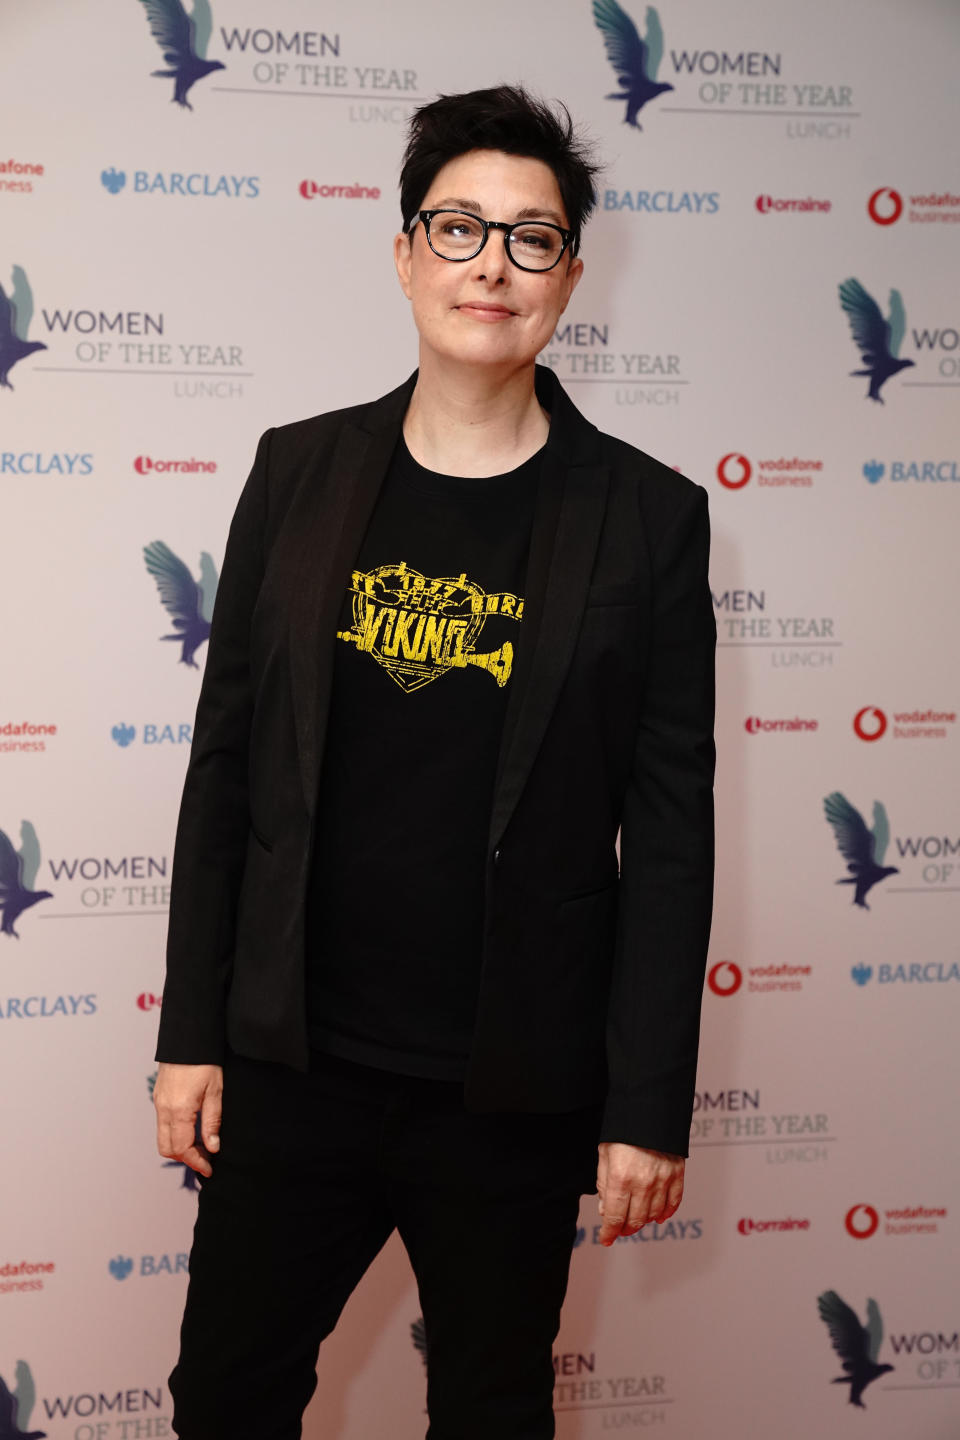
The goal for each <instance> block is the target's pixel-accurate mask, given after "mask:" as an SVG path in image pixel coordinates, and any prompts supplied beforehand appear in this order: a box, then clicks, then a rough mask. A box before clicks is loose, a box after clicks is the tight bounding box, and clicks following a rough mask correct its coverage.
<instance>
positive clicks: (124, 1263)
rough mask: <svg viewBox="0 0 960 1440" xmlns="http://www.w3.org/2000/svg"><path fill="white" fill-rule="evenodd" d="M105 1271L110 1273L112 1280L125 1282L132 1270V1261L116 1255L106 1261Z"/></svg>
mask: <svg viewBox="0 0 960 1440" xmlns="http://www.w3.org/2000/svg"><path fill="white" fill-rule="evenodd" d="M107 1269H108V1270H109V1271H110V1274H111V1275H112V1276H113V1278H114V1280H126V1278H127V1276H128V1275H129V1274H130V1271H131V1270H132V1269H133V1261H132V1260H131V1258H130V1256H129V1255H117V1256H115V1257H114V1258H113V1259H112V1260H108V1261H107Z"/></svg>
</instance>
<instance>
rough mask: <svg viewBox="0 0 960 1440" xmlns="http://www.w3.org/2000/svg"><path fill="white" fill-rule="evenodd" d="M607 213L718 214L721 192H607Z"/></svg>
mask: <svg viewBox="0 0 960 1440" xmlns="http://www.w3.org/2000/svg"><path fill="white" fill-rule="evenodd" d="M603 208H604V210H633V211H635V212H636V213H638V214H639V213H641V212H642V213H643V214H645V215H680V214H687V215H715V214H716V213H717V211H718V210H719V209H720V192H719V190H703V191H700V190H604V192H603Z"/></svg>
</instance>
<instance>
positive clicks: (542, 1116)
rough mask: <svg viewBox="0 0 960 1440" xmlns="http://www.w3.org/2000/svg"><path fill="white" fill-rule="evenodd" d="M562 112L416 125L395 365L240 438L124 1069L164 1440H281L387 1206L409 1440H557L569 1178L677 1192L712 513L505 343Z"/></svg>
mask: <svg viewBox="0 0 960 1440" xmlns="http://www.w3.org/2000/svg"><path fill="white" fill-rule="evenodd" d="M564 115H565V120H561V119H560V118H558V116H557V115H556V114H555V113H554V112H553V111H552V110H551V109H550V108H549V107H547V106H546V105H544V104H542V103H541V102H539V101H536V100H534V99H532V98H531V97H530V96H529V95H527V94H526V93H525V92H524V91H523V90H520V89H517V88H512V87H506V86H504V87H500V88H498V89H496V90H487V91H477V92H473V93H470V94H466V95H459V96H446V97H444V98H442V99H440V100H438V101H436V102H434V103H432V104H429V105H426V106H424V107H422V108H421V109H420V110H419V111H417V112H416V114H415V115H414V117H413V120H412V122H411V133H410V138H409V143H408V146H407V151H406V154H405V157H404V165H403V171H402V175H401V206H402V211H403V222H404V224H403V232H402V233H401V234H400V235H398V236H397V237H396V240H395V244H394V250H395V261H396V267H397V273H398V276H399V280H400V284H401V287H402V289H403V291H404V293H405V295H406V296H407V298H408V299H409V301H410V303H411V307H412V311H413V317H414V320H415V322H416V325H417V329H418V331H419V336H420V363H419V370H418V371H417V372H416V373H415V374H414V375H413V376H412V377H411V378H410V379H409V380H408V381H406V382H405V383H404V384H403V385H401V386H400V387H399V388H398V389H397V390H395V391H394V392H392V393H391V394H390V395H388V396H386V397H384V398H383V399H381V400H378V401H375V402H373V403H370V404H366V405H359V406H356V407H354V408H352V409H349V410H344V411H338V412H334V413H332V414H328V415H321V416H318V417H315V418H314V419H312V420H308V421H304V422H301V423H299V424H295V425H288V426H283V427H281V428H279V429H276V430H272V431H268V432H267V434H266V435H265V436H264V437H263V438H262V440H261V442H260V446H259V449H258V452H257V457H256V460H255V463H254V466H253V470H252V472H251V475H250V477H249V479H248V481H247V485H246V486H245V488H244V491H243V494H242V496H241V498H240V501H239V504H238V507H237V511H236V514H235V516H234V520H233V523H232V526H231V531H230V537H229V540H228V544H227V553H226V558H225V562H224V567H223V575H222V579H221V584H220V589H219V593H218V597H217V606H216V613H215V615H214V618H213V627H212V632H211V636H210V645H209V654H208V658H207V665H206V670H205V674H204V680H203V687H202V691H201V696H200V703H199V707H198V712H197V722H196V727H195V738H194V744H193V750H192V753H191V760H190V766H189V770H188V773H187V778H186V783H185V787H184V795H183V802H182V806H181V813H180V821H179V826H178V832H177V844H176V851H175V857H174V870H173V888H172V897H171V912H170V934H169V945H168V973H167V983H166V988H165V991H164V1004H163V1011H162V1018H161V1026H160V1040H159V1045H158V1052H157V1058H158V1059H159V1060H160V1061H161V1066H160V1074H159V1077H158V1081H157V1085H156V1090H155V1098H156V1106H157V1111H158V1121H159V1148H160V1151H161V1153H162V1154H164V1155H167V1156H171V1157H175V1158H178V1159H181V1160H184V1161H185V1162H186V1163H187V1164H190V1165H192V1166H193V1167H194V1169H196V1170H197V1171H198V1172H199V1173H200V1174H201V1176H203V1177H204V1179H203V1181H202V1183H201V1193H200V1203H199V1213H198V1220H197V1228H196V1232H195V1236H194V1246H193V1251H192V1254H191V1278H190V1287H189V1292H188V1298H187V1305H186V1312H185V1315H184V1323H183V1330H182V1348H181V1355H180V1360H179V1363H178V1365H177V1367H176V1369H175V1370H174V1373H173V1375H172V1376H171V1381H170V1384H171V1390H172V1392H173V1395H174V1401H175V1415H174V1425H175V1428H176V1430H177V1433H178V1434H179V1435H180V1436H181V1437H184V1440H214V1437H218V1436H224V1437H226V1436H230V1437H231V1440H239V1437H245V1436H250V1437H253V1436H256V1437H257V1440H267V1437H271V1440H272V1437H277V1440H281V1437H283V1440H286V1437H293V1436H297V1435H299V1434H300V1418H301V1415H302V1412H303V1409H304V1407H305V1405H306V1403H307V1401H308V1400H309V1398H310V1395H311V1393H312V1391H313V1389H314V1386H315V1383H316V1381H315V1362H316V1355H317V1348H318V1346H319V1344H320V1342H321V1341H322V1339H323V1338H324V1336H325V1335H327V1334H329V1333H330V1331H331V1330H332V1329H333V1327H334V1325H335V1324H336V1321H337V1319H338V1317H339V1314H340V1312H341V1310H342V1308H343V1305H344V1304H345V1302H346V1300H347V1298H348V1297H349V1295H350V1293H351V1291H352V1290H353V1288H354V1287H355V1286H356V1284H357V1283H358V1281H359V1279H360V1278H361V1276H362V1275H363V1273H364V1271H365V1270H366V1268H367V1267H368V1266H369V1264H370V1262H371V1261H372V1259H373V1257H374V1256H375V1255H376V1253H377V1252H378V1251H379V1249H380V1248H381V1247H382V1245H383V1244H384V1243H385V1241H386V1239H387V1237H388V1236H389V1235H390V1234H391V1233H392V1231H393V1230H394V1228H397V1229H398V1230H399V1232H400V1235H401V1237H402V1239H403V1242H404V1244H405V1246H406V1248H407V1251H408V1253H409V1255H410V1259H411V1263H412V1265H413V1269H414V1271H415V1273H416V1278H417V1283H418V1287H419V1291H420V1299H421V1303H422V1306H423V1314H424V1325H425V1330H426V1339H427V1355H428V1409H429V1414H430V1430H429V1434H430V1436H431V1437H432V1440H454V1437H457V1440H465V1437H473V1436H477V1437H480V1436H483V1437H484V1440H490V1437H492V1436H496V1437H497V1440H509V1437H518V1440H519V1437H521V1436H522V1437H524V1440H534V1437H537V1440H538V1437H547V1436H551V1435H553V1433H554V1425H553V1415H552V1404H551V1396H552V1388H553V1368H552V1361H551V1347H552V1342H553V1339H554V1337H555V1335H556V1333H557V1328H558V1325H559V1312H560V1306H561V1303H562V1300H563V1295H564V1292H565V1289H566V1283H567V1273H568V1267H569V1260H570V1252H571V1248H572V1242H573V1238H574V1234H575V1226H576V1217H577V1210H578V1205H579V1197H580V1195H581V1194H582V1193H584V1192H591V1191H593V1190H594V1189H597V1190H599V1194H600V1208H601V1214H602V1217H603V1225H602V1232H601V1239H602V1241H603V1243H605V1244H612V1243H613V1241H614V1240H615V1239H616V1238H617V1236H618V1235H621V1234H622V1235H629V1234H632V1233H634V1232H635V1231H636V1230H637V1229H639V1228H640V1226H642V1225H643V1224H645V1223H646V1222H647V1221H650V1220H654V1221H662V1220H664V1219H666V1218H667V1217H668V1216H669V1215H671V1214H673V1212H674V1211H675V1210H676V1208H677V1206H678V1204H679V1202H680V1197H681V1193H682V1187H683V1167H684V1158H683V1157H684V1156H685V1155H686V1154H687V1136H688V1132H689V1124H690V1116H691V1110H692V1101H693V1085H694V1073H695V1068H696V1053H697V1040H698V1024H699V1006H700V992H701V987H702V981H703V970H704V964H705V958H706V949H707V939H708V935H709V928H710V909H711V897H712V865H713V812H712V778H713V764H714V748H713V739H712V723H713V650H714V644H715V626H714V619H713V608H712V603H711V599H710V593H709V588H708V584H707V571H706V566H707V550H708V521H707V512H706V494H705V492H704V491H703V490H702V489H700V488H699V487H698V486H695V485H692V484H691V483H690V482H689V481H687V480H685V479H683V478H682V477H680V476H678V475H676V474H674V473H673V472H672V471H671V470H669V469H667V468H666V467H665V466H663V465H661V464H659V463H658V462H657V461H655V460H652V459H651V458H650V457H649V456H647V455H645V454H643V453H642V452H641V451H638V450H635V449H633V448H631V447H630V446H628V445H625V444H624V443H622V442H620V441H617V440H615V439H613V438H612V437H609V436H605V435H602V434H600V433H599V432H598V431H597V430H596V429H595V427H594V426H592V425H590V424H589V423H588V422H587V421H586V420H584V418H583V417H582V416H581V415H580V414H579V413H578V412H577V410H576V409H575V408H574V407H573V405H572V404H571V403H570V401H569V400H568V399H567V397H566V395H565V394H564V392H563V390H562V389H561V387H560V386H559V384H558V383H557V381H556V379H555V377H554V376H553V375H552V374H551V373H550V372H549V371H546V370H543V369H542V368H540V367H537V366H536V364H535V362H536V357H537V355H538V353H539V352H540V351H541V350H542V349H543V348H544V347H545V345H546V344H547V343H548V341H549V339H550V337H551V335H552V334H553V332H554V329H555V326H556V323H557V320H558V318H559V316H560V315H561V314H562V313H563V311H564V309H565V307H566V305H567V303H568V301H569V299H570V297H571V295H572V294H573V291H574V289H575V288H576V286H577V284H578V283H579V281H580V278H581V275H582V273H583V262H582V260H581V259H580V258H579V255H578V251H579V245H580V233H581V229H582V226H583V224H584V222H585V220H586V218H587V216H588V215H589V213H590V211H591V209H592V208H593V205H594V203H595V192H594V185H593V178H592V177H593V170H594V167H593V166H592V165H591V164H590V162H589V159H588V158H587V156H586V155H585V153H584V150H583V147H582V146H581V145H579V144H578V142H577V140H576V138H575V137H574V136H573V134H572V128H571V126H570V123H569V117H567V116H566V112H564ZM618 830H619V831H620V836H621V844H620V867H619V872H618V866H617V858H616V849H615V841H616V837H617V834H618ZM221 1096H223V1097H224V1101H223V1105H222V1124H221ZM195 1124H196V1125H197V1138H196V1139H195V1134H194V1127H195ZM598 1147H599V1148H598Z"/></svg>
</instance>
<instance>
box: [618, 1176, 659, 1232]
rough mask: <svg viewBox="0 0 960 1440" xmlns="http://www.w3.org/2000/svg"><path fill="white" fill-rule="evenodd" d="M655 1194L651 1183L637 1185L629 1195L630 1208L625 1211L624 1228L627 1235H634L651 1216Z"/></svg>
mask: <svg viewBox="0 0 960 1440" xmlns="http://www.w3.org/2000/svg"><path fill="white" fill-rule="evenodd" d="M655 1195H656V1189H655V1187H653V1186H651V1185H639V1186H637V1188H636V1189H635V1190H634V1192H633V1194H632V1195H631V1196H630V1208H629V1210H628V1212H627V1222H626V1225H625V1226H624V1230H625V1232H626V1233H627V1234H628V1235H634V1234H636V1232H637V1231H638V1230H639V1229H640V1228H641V1227H642V1226H643V1225H646V1223H647V1221H648V1220H650V1219H651V1218H652V1216H653V1197H654V1196H655Z"/></svg>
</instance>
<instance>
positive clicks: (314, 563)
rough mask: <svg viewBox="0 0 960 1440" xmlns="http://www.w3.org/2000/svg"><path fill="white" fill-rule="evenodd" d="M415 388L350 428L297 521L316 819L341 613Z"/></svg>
mask: <svg viewBox="0 0 960 1440" xmlns="http://www.w3.org/2000/svg"><path fill="white" fill-rule="evenodd" d="M416 381H417V372H416V371H415V372H414V373H413V375H411V376H410V378H409V379H408V380H405V381H404V383H403V384H402V385H400V386H398V388H397V389H396V390H393V391H391V392H390V394H389V395H385V396H383V398H382V399H380V400H377V401H375V402H374V403H373V404H372V405H369V406H367V407H366V409H365V410H360V411H359V412H358V413H357V415H356V418H350V419H347V420H346V421H345V423H344V426H343V429H342V430H341V432H340V435H339V438H338V440H337V444H336V449H335V451H334V454H333V458H332V460H331V461H330V462H329V464H328V466H327V468H326V473H325V474H317V475H315V476H312V477H310V478H309V479H308V480H307V483H306V484H305V485H304V486H303V487H302V488H301V493H300V497H299V499H300V502H301V503H300V504H299V505H298V506H296V507H295V511H296V513H295V514H293V515H292V516H291V521H292V528H293V535H294V542H293V543H294V545H295V547H296V558H295V560H294V562H293V564H292V566H291V576H292V579H291V585H292V587H293V603H292V605H291V607H290V653H291V675H292V688H293V707H294V715H295V719H296V729H297V748H298V751H299V755H300V773H301V778H302V781H303V793H304V799H305V800H306V804H307V812H308V814H310V815H312V814H313V811H314V807H315V805H316V799H317V789H318V783H319V779H320V762H321V758H322V756H323V745H324V738H325V734H326V724H327V714H328V711H329V706H330V690H331V679H332V671H333V655H334V645H335V643H336V628H337V621H338V618H339V615H340V607H341V605H342V604H343V596H344V592H345V590H346V587H347V584H348V582H349V579H350V572H351V570H352V568H353V564H354V561H355V559H356V556H357V552H358V550H359V548H360V543H361V541H362V539H363V534H364V531H365V529H366V527H367V523H368V521H369V519H370V516H371V514H372V513H373V507H374V505H375V504H376V500H377V496H378V495H379V493H380V487H381V485H382V483H383V478H384V476H385V474H386V472H387V468H388V466H389V464H390V458H391V456H392V454H393V450H394V447H395V446H396V443H397V440H398V438H399V435H400V430H401V427H402V424H403V417H404V415H405V414H406V411H407V406H408V404H409V402H410V396H411V394H412V393H413V388H414V386H415V384H416Z"/></svg>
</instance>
